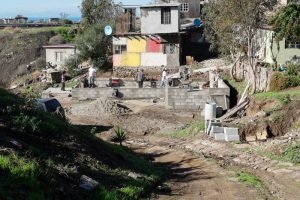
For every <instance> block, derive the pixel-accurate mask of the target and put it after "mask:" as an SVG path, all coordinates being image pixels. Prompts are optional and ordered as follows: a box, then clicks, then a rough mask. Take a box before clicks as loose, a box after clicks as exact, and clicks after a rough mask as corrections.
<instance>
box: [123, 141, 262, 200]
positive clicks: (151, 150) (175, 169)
mask: <svg viewBox="0 0 300 200" xmlns="http://www.w3.org/2000/svg"><path fill="white" fill-rule="evenodd" d="M126 144H127V145H128V146H129V147H130V148H132V149H133V150H134V151H136V152H137V153H140V154H143V155H147V157H151V158H152V159H153V162H155V163H157V164H159V165H162V166H164V167H165V168H166V173H167V174H168V175H167V176H168V178H169V180H168V181H167V182H166V185H167V187H168V188H169V189H170V191H165V192H161V194H159V195H158V197H157V199H162V200H175V199H176V200H177V199H182V200H197V199H220V200H221V199H222V200H227V199H228V200H232V199H243V200H244V199H245V200H246V199H249V200H250V199H251V200H253V199H266V195H265V194H263V193H262V191H260V190H259V189H257V188H253V187H248V186H246V185H244V184H243V183H240V182H239V181H238V179H237V177H236V172H235V171H231V170H228V169H226V170H225V169H223V168H222V167H220V166H219V165H218V164H217V163H216V162H214V161H213V160H209V159H205V158H203V157H202V158H201V157H199V156H193V155H192V154H190V153H187V152H184V151H181V150H174V149H170V148H168V147H166V146H164V145H160V144H158V145H154V144H149V143H145V142H143V141H141V142H138V141H134V140H128V141H127V142H126Z"/></svg>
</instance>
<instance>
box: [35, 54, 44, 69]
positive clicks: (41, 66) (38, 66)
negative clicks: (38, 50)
mask: <svg viewBox="0 0 300 200" xmlns="http://www.w3.org/2000/svg"><path fill="white" fill-rule="evenodd" d="M35 67H36V69H37V70H41V69H44V68H45V67H46V59H45V58H42V57H39V58H38V59H37V60H36V61H35Z"/></svg>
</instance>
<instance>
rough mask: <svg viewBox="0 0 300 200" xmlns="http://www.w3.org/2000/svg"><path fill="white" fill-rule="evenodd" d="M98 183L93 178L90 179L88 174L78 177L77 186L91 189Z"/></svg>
mask: <svg viewBox="0 0 300 200" xmlns="http://www.w3.org/2000/svg"><path fill="white" fill-rule="evenodd" d="M98 185H99V182H98V181H95V180H94V179H92V178H90V177H88V176H85V175H82V176H81V177H80V184H79V187H81V188H82V189H84V190H92V189H94V188H95V187H97V186H98Z"/></svg>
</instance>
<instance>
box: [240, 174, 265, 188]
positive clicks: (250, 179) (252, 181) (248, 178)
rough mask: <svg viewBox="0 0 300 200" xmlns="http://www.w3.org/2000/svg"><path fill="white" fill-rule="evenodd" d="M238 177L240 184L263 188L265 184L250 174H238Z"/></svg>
mask: <svg viewBox="0 0 300 200" xmlns="http://www.w3.org/2000/svg"><path fill="white" fill-rule="evenodd" d="M237 176H238V178H239V181H240V182H243V183H245V184H247V185H249V186H252V187H257V188H261V187H263V183H262V181H261V180H259V179H258V178H257V177H256V176H255V175H254V174H251V173H248V172H243V171H242V172H238V173H237Z"/></svg>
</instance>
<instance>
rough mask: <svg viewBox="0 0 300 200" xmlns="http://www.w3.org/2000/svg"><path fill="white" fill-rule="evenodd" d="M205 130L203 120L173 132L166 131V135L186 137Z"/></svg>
mask: <svg viewBox="0 0 300 200" xmlns="http://www.w3.org/2000/svg"><path fill="white" fill-rule="evenodd" d="M204 130H205V122H204V121H203V120H201V121H199V122H195V123H192V124H191V125H189V126H188V127H186V128H184V129H181V130H178V131H175V132H171V133H165V134H164V135H167V136H170V137H173V138H186V137H190V136H194V135H196V134H198V133H199V132H201V131H204Z"/></svg>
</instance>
